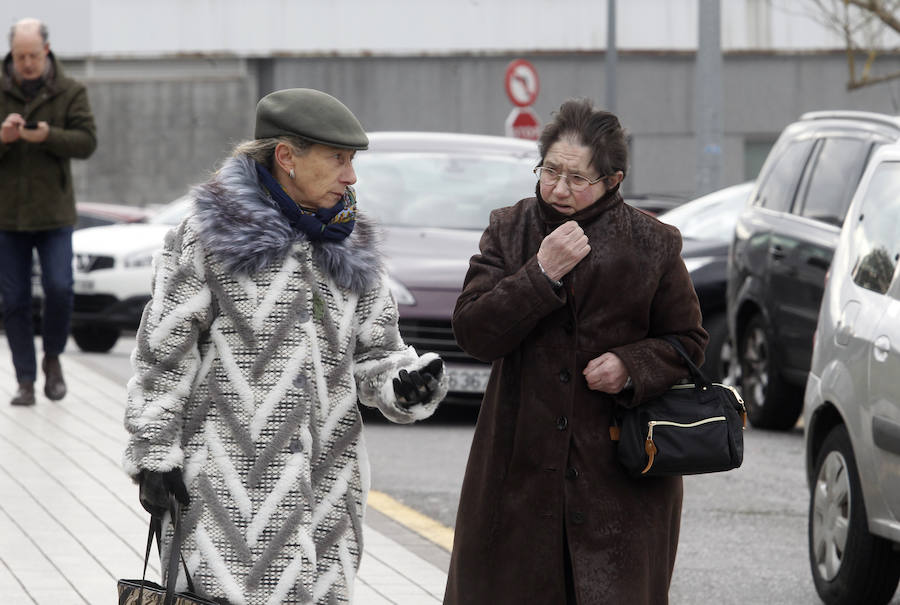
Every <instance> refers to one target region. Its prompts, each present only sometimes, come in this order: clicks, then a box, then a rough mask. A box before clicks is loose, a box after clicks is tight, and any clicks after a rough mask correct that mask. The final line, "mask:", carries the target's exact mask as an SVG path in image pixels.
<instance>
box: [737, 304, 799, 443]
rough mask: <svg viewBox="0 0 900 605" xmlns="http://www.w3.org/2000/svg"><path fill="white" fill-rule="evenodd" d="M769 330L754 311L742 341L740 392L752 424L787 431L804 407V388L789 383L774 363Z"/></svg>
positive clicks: (795, 421)
mask: <svg viewBox="0 0 900 605" xmlns="http://www.w3.org/2000/svg"><path fill="white" fill-rule="evenodd" d="M769 334H770V332H769V330H768V327H767V325H766V322H765V320H764V319H763V318H762V316H761V315H755V316H753V318H751V319H750V321H749V322H748V323H747V326H746V328H745V329H744V331H743V334H742V337H741V345H740V360H739V363H740V365H741V367H740V373H741V374H740V375H741V377H740V384H741V396H742V397H743V398H744V402H745V403H746V404H747V415H748V416H749V418H750V422H751V424H753V426H755V427H757V428H761V429H773V430H777V431H787V430H790V429H791V428H793V427H794V425H795V424H797V419H798V418H799V417H800V412H802V411H803V392H802V390H801V389H800V388H797V387H795V386H792V385H790V384H787V383H786V382H785V381H784V379H782V378H781V376H780V374H779V373H778V372H777V371H776V370H775V369H774V368H773V367H772V346H771V342H772V340H771V338H770V337H769Z"/></svg>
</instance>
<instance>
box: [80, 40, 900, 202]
mask: <svg viewBox="0 0 900 605" xmlns="http://www.w3.org/2000/svg"><path fill="white" fill-rule="evenodd" d="M516 57H523V58H527V59H529V60H530V61H531V62H532V63H533V64H534V65H535V67H536V68H537V71H538V74H539V76H540V79H541V91H540V95H539V96H538V99H537V102H536V103H535V107H534V108H535V110H536V111H537V113H538V114H539V116H540V117H541V120H542V121H544V122H546V121H547V120H548V119H549V118H550V117H551V112H552V111H553V110H555V109H556V108H557V107H558V106H559V104H560V103H561V102H562V101H563V100H565V99H566V98H569V97H579V96H582V97H588V98H591V99H594V100H595V102H596V103H598V104H599V103H602V100H603V98H604V78H603V55H602V53H560V54H552V55H550V54H535V55H527V54H526V55H516V56H499V55H498V56H454V57H418V58H414V57H332V58H325V57H304V58H296V57H295V58H277V59H259V60H242V59H220V60H216V61H211V60H199V59H184V60H182V61H181V62H179V61H176V60H172V59H170V60H166V61H163V62H155V61H151V60H144V61H125V62H119V61H99V60H95V61H92V62H73V63H71V64H70V71H71V72H72V73H73V75H76V76H78V77H81V78H82V79H83V80H84V81H85V82H86V83H87V85H88V91H89V95H90V100H91V104H92V106H93V109H94V113H95V115H96V118H97V123H98V133H99V141H100V143H99V146H98V149H97V152H96V153H95V154H94V156H93V157H92V158H91V159H90V160H88V161H86V162H75V174H76V176H75V182H76V185H77V193H78V195H79V197H80V198H81V199H91V200H98V201H120V202H126V203H131V204H138V205H144V204H153V203H164V202H166V201H169V200H171V199H174V198H175V197H177V196H179V195H181V194H182V193H184V192H185V191H186V190H187V188H188V187H189V186H190V185H192V184H194V183H197V182H199V181H201V180H203V179H205V178H206V177H207V176H208V175H209V173H210V172H211V171H212V170H214V169H215V167H216V166H217V164H218V163H219V162H220V161H221V160H222V159H223V158H224V157H225V156H226V155H227V154H228V152H229V150H230V149H231V148H232V147H233V145H234V144H235V143H237V142H238V141H240V140H242V139H244V138H247V137H250V136H251V135H252V132H253V112H254V108H255V105H256V101H257V99H258V98H259V97H261V96H262V95H263V94H265V93H267V92H269V91H271V90H274V89H277V88H286V87H296V86H302V87H311V88H318V89H321V90H324V91H327V92H329V93H331V94H333V95H335V96H337V97H338V98H340V99H341V100H343V101H344V102H345V103H346V104H347V105H348V106H349V107H350V108H351V109H352V110H353V111H354V112H355V113H356V114H357V116H358V117H359V118H360V121H361V122H362V123H363V125H364V126H365V127H366V128H367V129H368V130H372V131H374V130H427V131H449V132H473V133H482V134H495V135H502V134H503V132H504V121H505V119H506V116H507V115H508V113H509V112H510V110H511V108H512V105H511V104H510V102H509V100H508V99H507V97H506V94H505V92H504V88H503V75H504V73H505V69H506V66H507V65H508V63H509V61H510V60H512V59H513V58H516ZM888 60H890V61H891V62H892V64H891V63H887V61H888ZM882 61H886V63H885V65H886V67H890V68H892V69H900V56H896V55H895V56H893V57H883V58H882ZM693 69H694V57H693V53H622V54H620V56H619V82H618V87H617V90H618V97H619V98H618V100H617V103H618V107H619V110H618V113H619V116H620V118H621V120H622V123H623V124H624V125H625V127H626V129H627V130H628V131H629V132H630V134H631V136H632V158H631V168H630V172H629V175H628V178H627V180H626V185H625V190H626V191H630V192H634V193H648V192H653V193H674V194H680V195H686V196H690V195H692V194H693V192H694V186H695V176H694V175H695V172H696V171H695V167H696V153H695V142H694V134H693V133H694V124H693V120H694V117H693V104H694V97H693V94H694V88H693V82H694V75H693ZM723 73H724V87H725V98H724V119H725V137H724V144H723V154H724V170H725V173H724V175H723V182H724V183H726V184H730V183H737V182H740V181H742V180H744V179H745V178H747V177H750V176H753V175H752V174H747V172H746V170H747V169H746V164H747V158H746V154H747V153H748V151H747V150H748V145H750V146H753V145H755V146H756V147H757V148H759V147H760V146H763V147H762V148H763V149H764V146H765V145H767V144H769V143H771V142H772V141H774V139H775V138H776V137H777V135H778V133H779V132H780V131H781V129H782V128H783V127H784V126H785V125H787V124H788V123H790V122H791V121H793V120H795V119H797V117H799V116H800V114H802V113H804V112H806V111H813V110H820V109H857V110H866V111H880V112H885V113H892V114H897V113H898V112H900V82H893V83H885V84H880V85H877V86H872V87H867V88H863V89H859V90H856V91H852V92H848V91H847V90H846V88H845V86H844V84H845V80H846V64H845V61H844V57H843V55H842V54H840V53H833V54H801V55H772V54H728V55H726V57H725V66H724V72H723Z"/></svg>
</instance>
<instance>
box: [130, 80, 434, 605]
mask: <svg viewBox="0 0 900 605" xmlns="http://www.w3.org/2000/svg"><path fill="white" fill-rule="evenodd" d="M367 145H368V139H367V137H366V135H365V132H364V131H363V129H362V127H361V126H360V124H359V122H358V121H357V120H356V118H355V117H354V116H353V114H352V113H351V112H350V111H349V110H348V109H347V108H346V107H345V106H344V105H343V104H342V103H340V102H339V101H338V100H337V99H335V98H333V97H331V96H329V95H326V94H325V93H322V92H319V91H314V90H309V89H289V90H282V91H277V92H275V93H272V94H270V95H268V96H266V97H265V98H263V99H262V100H261V101H260V103H259V105H258V106H257V119H256V139H255V140H253V141H249V142H246V143H243V144H240V145H238V147H237V148H236V149H235V151H234V154H233V156H232V157H231V158H230V159H228V160H226V161H225V163H224V164H223V166H222V167H221V169H220V170H219V171H218V172H216V174H215V175H214V176H213V177H212V178H211V179H210V181H209V182H207V183H205V184H203V185H200V186H198V187H197V188H196V189H195V190H194V192H193V195H194V198H195V201H194V211H193V213H192V215H191V216H190V217H188V218H187V219H186V220H185V221H184V222H183V223H182V224H181V225H180V226H178V227H177V228H175V229H174V230H173V231H172V232H170V233H169V235H168V236H167V239H166V242H165V247H164V249H163V251H162V253H161V254H160V255H159V256H158V257H157V258H156V259H155V271H154V281H153V298H152V300H151V302H150V303H148V305H147V308H146V309H145V311H144V316H143V319H142V321H141V326H140V329H139V331H138V338H137V348H136V350H135V352H134V355H133V365H134V369H135V375H134V378H132V380H131V381H130V383H129V386H128V407H127V411H126V417H125V426H126V428H127V429H128V432H129V433H130V440H129V443H128V447H127V451H126V453H125V466H126V469H127V471H128V472H129V473H130V474H131V475H132V476H133V477H135V479H136V480H137V481H139V482H140V483H141V492H142V494H147V495H148V497H149V494H153V493H162V494H163V495H164V498H163V501H162V502H159V501H157V502H155V503H154V502H149V503H147V502H145V506H147V507H148V510H153V511H156V512H157V513H159V511H161V510H164V509H165V504H166V502H167V500H168V494H173V495H174V496H175V497H176V498H177V500H178V501H179V502H181V503H182V504H183V505H185V506H183V514H182V523H183V530H184V533H185V534H186V536H185V539H184V541H183V545H182V554H183V556H184V559H185V561H186V563H187V568H188V571H189V572H190V575H191V578H192V580H193V581H194V585H195V586H196V588H197V590H198V592H200V593H201V594H202V595H204V596H207V597H208V598H212V599H215V600H216V601H218V602H221V603H229V604H231V605H244V604H246V605H250V604H254V605H255V604H259V605H262V604H274V603H279V604H281V603H347V602H350V600H351V597H352V591H353V582H354V577H355V573H356V570H357V568H358V566H359V561H360V556H361V554H362V527H361V526H362V514H363V508H364V506H365V501H366V494H367V491H368V489H369V476H368V462H367V458H366V454H365V451H364V446H363V442H362V439H361V432H362V422H361V419H360V414H359V410H358V408H357V400H359V401H361V402H362V403H363V404H365V405H367V406H372V407H377V408H378V409H380V410H381V412H382V413H383V414H384V415H385V416H386V417H387V418H389V419H390V420H392V421H394V422H400V423H409V422H413V421H416V420H420V419H423V418H426V417H428V416H429V415H430V414H432V413H433V411H434V409H435V407H436V406H437V404H438V402H439V401H440V399H441V398H442V397H443V396H444V394H445V393H446V390H447V379H446V375H445V373H444V372H443V371H442V362H441V360H440V359H439V358H438V357H437V355H435V354H434V353H426V354H424V355H421V356H420V355H419V354H417V352H416V351H415V350H414V349H412V348H411V347H407V346H405V345H404V343H403V341H402V339H401V337H400V334H399V331H398V327H397V307H396V304H395V302H394V299H393V297H392V295H391V292H390V290H389V288H388V282H387V280H386V279H385V274H384V267H383V265H382V262H381V259H380V258H379V255H378V252H377V248H376V237H375V231H374V229H373V226H372V225H371V224H370V223H368V222H367V221H366V220H365V217H364V216H363V215H362V214H357V213H356V204H355V202H356V200H355V194H354V192H353V189H352V188H351V187H350V185H352V184H353V183H354V182H355V181H356V176H355V174H354V171H353V166H352V163H351V162H352V160H353V156H354V154H355V153H356V150H360V149H365V148H366V147H367ZM142 501H144V500H143V499H142ZM167 535H168V536H169V538H168V540H170V539H171V528H169V531H168V532H167ZM168 540H167V541H166V543H165V544H164V548H163V557H164V558H165V557H166V556H167V548H168ZM184 584H185V578H184V573H183V571H181V572H180V577H179V578H178V586H179V589H181V588H182V587H183V586H184Z"/></svg>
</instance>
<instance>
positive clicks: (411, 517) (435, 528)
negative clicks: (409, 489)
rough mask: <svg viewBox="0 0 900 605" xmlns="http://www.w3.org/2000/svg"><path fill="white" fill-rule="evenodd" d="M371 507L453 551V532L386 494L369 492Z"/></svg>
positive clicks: (448, 550)
mask: <svg viewBox="0 0 900 605" xmlns="http://www.w3.org/2000/svg"><path fill="white" fill-rule="evenodd" d="M368 502H369V506H371V507H372V508H374V509H375V510H377V511H378V512H380V513H381V514H383V515H387V516H388V517H390V518H391V519H393V520H394V521H396V522H397V523H399V524H400V525H402V526H404V527H406V528H408V529H411V530H412V531H414V532H416V533H417V534H419V535H420V536H422V537H423V538H425V539H426V540H429V541H431V542H434V543H435V544H437V545H438V546H440V547H441V548H443V549H444V550H446V551H447V552H450V551H452V550H453V530H452V529H450V528H449V527H447V526H446V525H442V524H441V523H439V522H438V521H435V520H434V519H432V518H431V517H426V516H425V515H423V514H422V513H420V512H419V511H417V510H413V509H411V508H410V507H408V506H406V505H405V504H403V503H401V502H398V501H397V500H394V499H393V498H391V497H390V496H388V495H387V494H385V493H384V492H378V491H375V490H372V491H370V492H369V501H368Z"/></svg>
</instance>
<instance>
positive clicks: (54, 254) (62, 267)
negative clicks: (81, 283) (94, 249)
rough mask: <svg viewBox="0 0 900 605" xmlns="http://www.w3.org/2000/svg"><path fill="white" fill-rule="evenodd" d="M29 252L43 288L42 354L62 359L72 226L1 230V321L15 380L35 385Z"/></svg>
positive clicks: (69, 294)
mask: <svg viewBox="0 0 900 605" xmlns="http://www.w3.org/2000/svg"><path fill="white" fill-rule="evenodd" d="M32 249H37V252H38V259H39V260H40V264H41V287H42V288H43V289H44V308H43V313H42V318H43V321H42V324H41V336H42V339H43V343H44V355H45V356H48V357H54V356H58V355H60V354H61V353H62V352H63V350H64V349H65V347H66V340H67V339H68V337H69V321H70V319H71V316H72V300H73V292H72V283H73V277H72V227H61V228H59V229H50V230H47V231H2V230H0V259H2V261H0V296H2V297H3V323H4V327H5V329H6V338H7V340H8V341H9V348H10V349H11V350H12V357H13V365H15V368H16V378H17V379H18V381H19V382H34V380H35V378H36V376H37V362H36V359H35V351H34V325H33V322H32V309H31V307H32V298H31V270H32Z"/></svg>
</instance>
